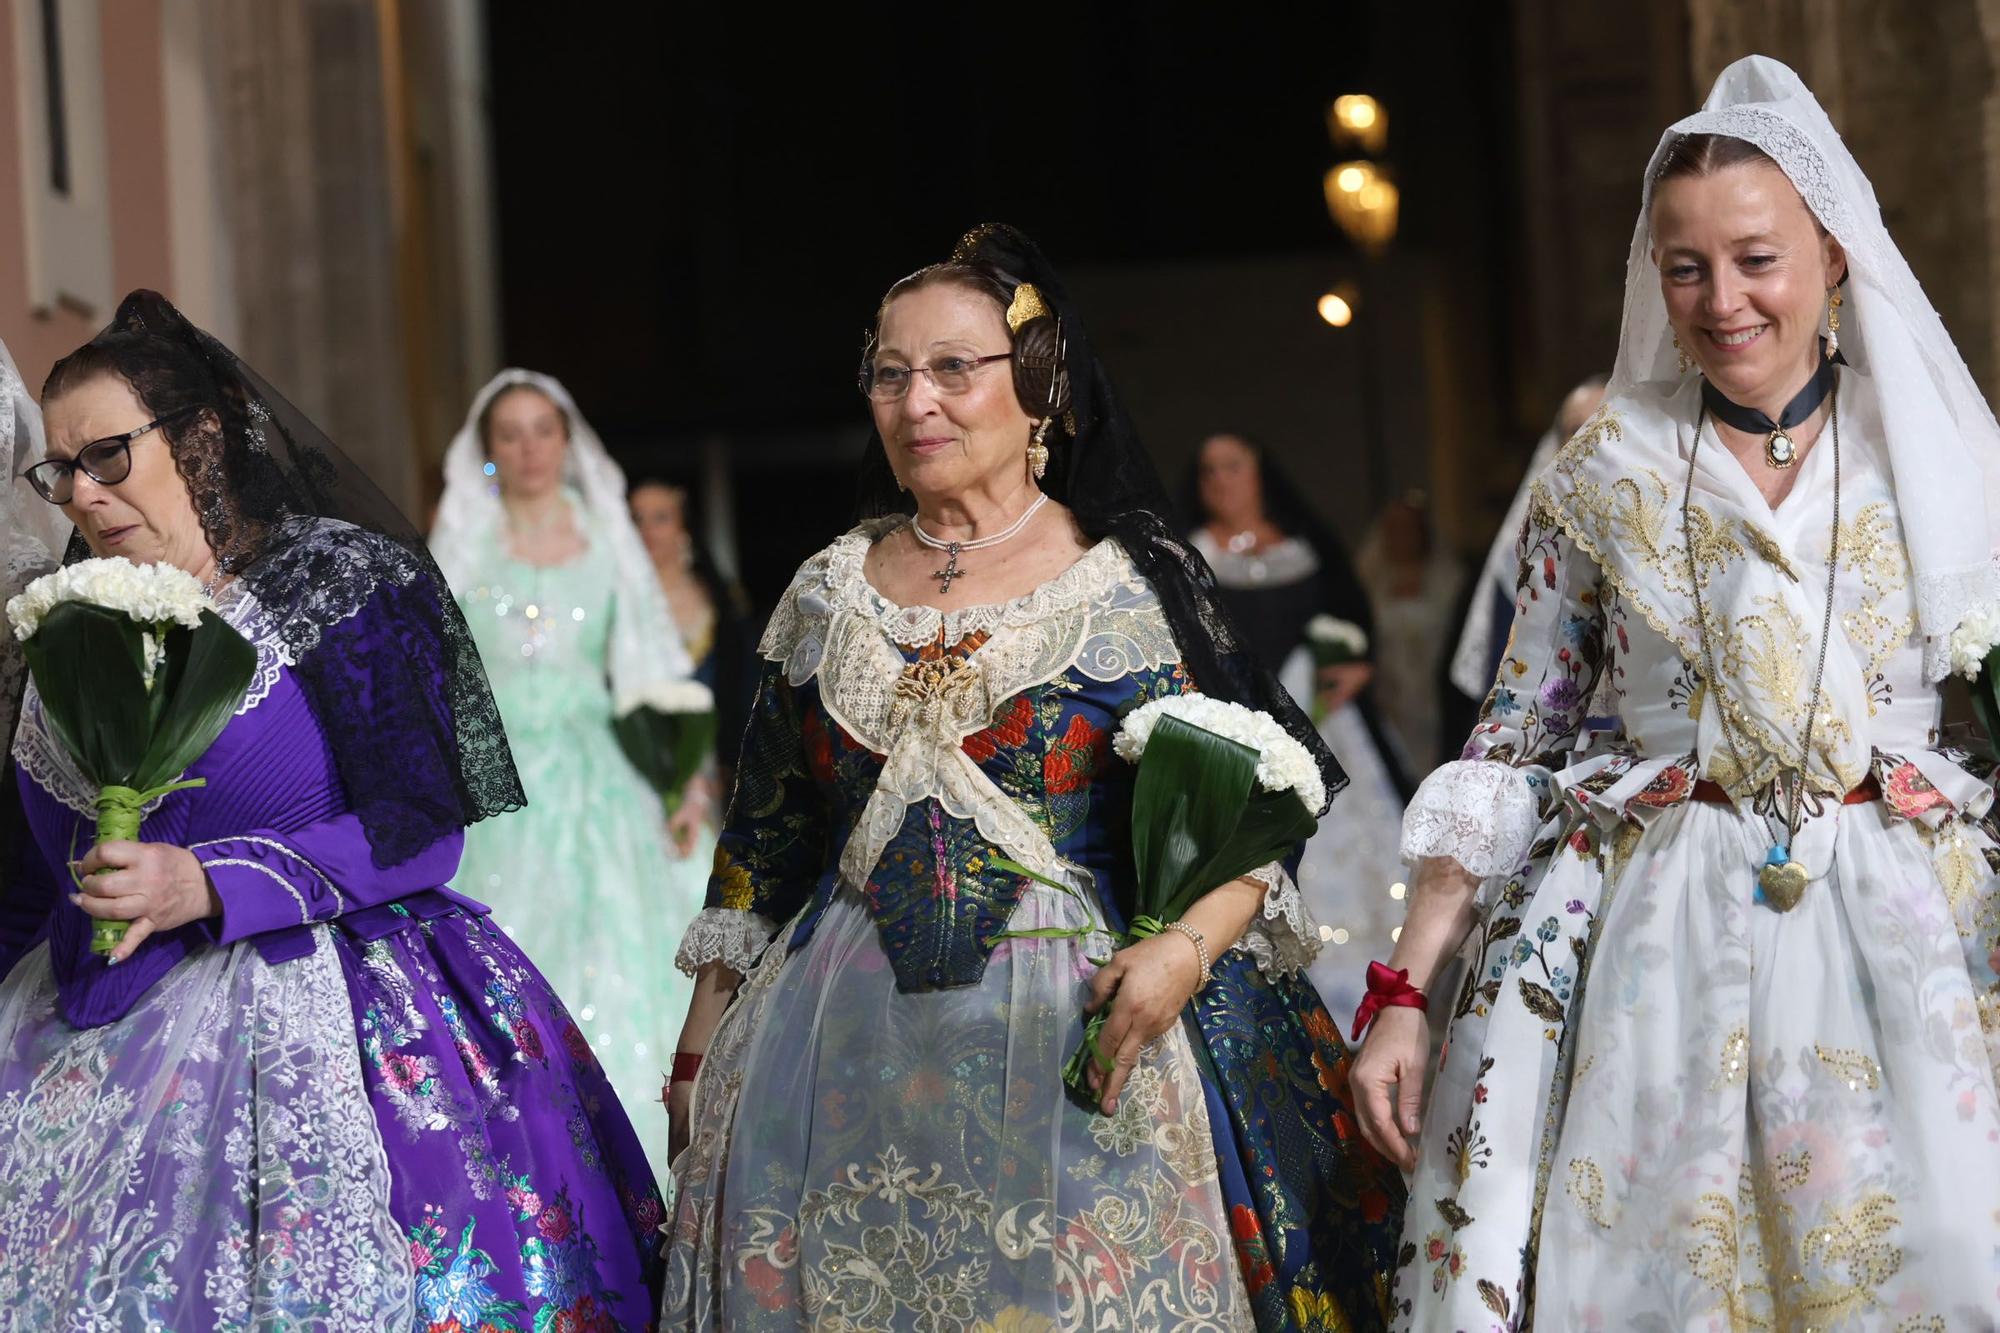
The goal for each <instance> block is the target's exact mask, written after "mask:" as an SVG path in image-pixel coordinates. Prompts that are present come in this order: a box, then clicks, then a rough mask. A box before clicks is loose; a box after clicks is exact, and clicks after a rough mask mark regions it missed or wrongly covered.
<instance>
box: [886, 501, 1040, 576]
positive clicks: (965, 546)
mask: <svg viewBox="0 0 2000 1333" xmlns="http://www.w3.org/2000/svg"><path fill="white" fill-rule="evenodd" d="M1048 502H1049V496H1048V492H1047V491H1044V492H1042V494H1041V495H1039V496H1037V497H1036V499H1035V502H1034V503H1033V504H1031V505H1029V506H1028V508H1027V511H1026V512H1025V513H1023V514H1022V515H1021V516H1020V517H1019V518H1017V519H1015V520H1014V521H1013V522H1012V523H1010V524H1008V525H1007V527H1006V528H1005V530H1003V531H1000V532H996V533H994V534H993V535H992V536H991V537H981V538H980V539H979V540H978V541H971V542H952V541H945V540H944V539H943V538H941V537H933V536H931V535H930V534H929V533H928V532H925V531H924V525H923V524H922V523H919V522H918V521H917V518H916V515H914V514H912V515H911V516H910V531H911V532H913V533H915V534H916V537H917V540H918V541H920V542H922V543H923V544H924V545H926V546H928V547H930V548H931V549H932V550H934V551H943V552H945V555H946V559H945V563H944V568H943V569H934V570H932V571H931V577H932V578H934V579H936V580H937V581H938V595H939V596H943V595H944V594H945V593H948V592H950V591H951V585H952V584H953V583H955V582H957V581H958V580H959V579H961V578H964V577H965V571H964V570H962V569H960V568H959V567H958V556H959V552H961V551H983V550H985V549H986V548H987V547H989V546H998V545H999V544H1000V543H1002V542H1004V541H1011V540H1013V539H1014V538H1015V537H1017V536H1019V535H1020V533H1021V529H1022V528H1025V527H1027V526H1028V520H1029V519H1031V518H1033V517H1034V516H1035V513H1036V511H1038V510H1039V509H1040V508H1041V507H1042V506H1043V505H1045V504H1047V503H1048Z"/></svg>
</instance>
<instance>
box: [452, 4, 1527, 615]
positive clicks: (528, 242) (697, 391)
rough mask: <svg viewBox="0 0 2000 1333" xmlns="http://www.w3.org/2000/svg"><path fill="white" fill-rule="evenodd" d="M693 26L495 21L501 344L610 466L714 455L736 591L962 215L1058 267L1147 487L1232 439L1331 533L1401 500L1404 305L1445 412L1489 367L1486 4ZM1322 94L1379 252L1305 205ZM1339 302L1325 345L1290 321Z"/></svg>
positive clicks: (822, 524)
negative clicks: (575, 414) (910, 287)
mask: <svg viewBox="0 0 2000 1333" xmlns="http://www.w3.org/2000/svg"><path fill="white" fill-rule="evenodd" d="M685 8H686V7H683V6H635V7H630V8H620V9H616V10H604V11H596V12H598V13H600V14H602V15H604V16H605V17H604V18H603V19H602V20H601V21H599V22H595V23H578V22H577V21H576V13H577V11H575V10H573V9H569V8H567V7H559V6H531V5H525V4H513V5H500V6H495V7H493V9H492V10H491V27H490V30H489V31H490V41H491V48H492V49H491V56H492V97H493V115H494V144H495V156H496V161H497V172H496V175H497V192H498V204H499V208H498V216H499V217H500V219H501V232H500V263H501V293H502V318H503V328H504V330H505V333H504V338H505V352H506V356H507V358H508V359H509V360H510V361H511V362H513V363H515V364H520V365H527V366H531V367H535V368H537V369H543V370H547V371H549V372H551V373H553V374H555V375H557V376H558V377H560V378H561V379H563V380H564V381H565V382H566V383H567V384H568V385H569V386H570V388H571V389H572V391H573V392H574V393H575V395H576V397H577V399H578V401H579V403H580V404H581V405H582V407H583V409H584V411H585V413H586V414H587V415H588V416H589V417H590V418H591V420H592V422H593V424H594V425H596V427H597V428H598V430H599V431H600V432H601V433H602V434H603V435H604V436H605V438H606V439H607V441H609V442H610V443H611V445H612V447H613V449H614V450H615V451H616V452H618V453H619V454H620V456H621V457H622V458H623V459H624V460H625V461H626V463H627V465H628V467H629V468H630V469H631V470H632V471H633V472H634V473H635V475H636V474H643V473H647V472H665V473H668V474H679V475H688V474H691V473H694V472H696V471H697V470H698V469H700V468H701V466H702V465H703V464H704V462H707V463H709V465H710V466H711V467H713V466H715V465H716V460H721V464H722V466H724V467H725V469H726V471H727V473H728V475H729V477H730V479H731V480H732V482H733V483H734V486H733V497H734V498H733V500H732V501H731V502H730V506H731V508H732V509H733V511H734V518H735V520H736V525H737V529H738V532H737V539H738V545H739V548H740V551H741V556H742V561H743V572H744V575H745V577H746V579H747V580H748V581H749V582H750V583H751V584H752V586H753V591H756V592H758V593H759V594H761V595H764V596H768V595H770V594H771V593H774V592H775V590H776V587H777V586H781V585H782V582H783V580H784V578H785V576H786V575H787V574H788V573H789V571H790V569H791V567H792V566H793V565H794V564H795V563H796V562H797V560H798V559H800V558H802V557H803V556H804V555H805V554H807V553H809V552H810V551H811V550H813V549H815V548H816V547H817V546H818V545H820V544H821V543H823V542H824V541H825V540H827V539H828V538H829V537H831V536H832V535H833V534H834V533H835V532H837V531H839V530H840V529H841V528H842V527H844V526H845V523H846V519H847V504H848V499H849V496H850V494H851V487H852V481H851V479H852V471H853V463H854V460H855V458H856V457H857V456H858V453H859V449H860V447H861V444H862V442H863V441H864V440H865V438H866V431H867V414H866V411H865V405H864V403H863V401H862V400H861V398H860V397H859V395H858V394H857V393H856V392H855V389H854V371H855V366H856V364H857V361H858V357H859V353H860V348H861V341H862V335H863V331H864V329H865V328H866V326H867V324H868V323H869V321H870V319H871V317H872V314H873V309H874V305H875V302H876V301H877V299H878V298H879V297H880V294H881V292H882V291H883V289H884V288H886V287H887V286H888V285H889V283H891V282H892V281H894V280H895V279H896V278H897V277H899V276H901V275H903V274H905V273H907V272H910V271H911V270H913V269H916V268H918V267H920V266H922V265H923V264H926V263H929V262H932V261H935V260H938V259H942V258H944V257H945V256H946V255H947V254H948V253H949V251H950V249H951V246H952V244H953V242H954V241H955V240H956V238H957V237H958V235H959V234H960V233H961V232H962V231H964V230H965V229H966V228H967V227H969V226H971V225H972V224H974V223H977V222H981V221H987V220H998V221H1008V222H1013V223H1015V224H1016V225H1019V226H1021V227H1022V228H1024V229H1025V230H1027V231H1028V232H1029V233H1030V234H1031V235H1033V236H1034V237H1036V239H1037V240H1038V241H1040V243H1041V244H1042V246H1043V248H1044V249H1045V251H1046V252H1047V253H1048V254H1049V255H1050V257H1051V259H1052V260H1053V261H1054V262H1055V263H1056V264H1057V266H1058V267H1059V268H1060V269H1062V270H1063V271H1064V273H1065V275H1066V276H1067V277H1068V279H1069V281H1070V283H1071V285H1072V287H1073V289H1074V290H1075V291H1076V294H1077V295H1078V297H1079V300H1080V301H1081V303H1082V305H1083V310H1084V314H1085V317H1086V319H1087V320H1088V321H1089V322H1090V323H1091V326H1092V330H1093V334H1094V336H1095V337H1096V340H1097V342H1098V344H1099V346H1100V350H1101V352H1102V355H1103V357H1104V359H1105V361H1106V363H1107V365H1108V366H1109V368H1110V371H1111V373H1112V374H1113V376H1114V378H1115V379H1116V380H1117V381H1118V383H1119V385H1120V388H1121V391H1122V392H1123V394H1124V396H1125V398H1126V400H1127V402H1128V403H1129V404H1130V406H1131V410H1132V411H1133V414H1134V416H1135V418H1136V419H1137V420H1138V423H1139V425H1140V428H1141V432H1142V434H1143V435H1144V437H1145V438H1146V439H1147V440H1148V442H1149V446H1150V447H1151V448H1152V450H1153V451H1154V453H1155V455H1156V458H1157V459H1158V460H1159V461H1160V462H1161V464H1162V466H1163V469H1164V470H1166V471H1168V472H1170V473H1176V474H1177V473H1178V472H1179V471H1180V469H1181V468H1183V467H1184V466H1185V460H1186V459H1187V457H1188V456H1189V454H1190V453H1191V451H1192V449H1193V448H1194V446H1195V444H1196V443H1197V442H1198V437H1199V435H1201V434H1204V433H1206V432H1207V431H1209V430H1212V429H1224V428H1234V429H1250V430H1254V431H1255V432H1256V433H1258V434H1259V435H1261V436H1263V437H1265V438H1266V439H1267V440H1269V441H1270V443H1271V444H1272V446H1273V447H1274V448H1276V449H1278V450H1279V451H1280V452H1281V453H1283V454H1285V455H1286V456H1287V462H1288V463H1289V464H1290V470H1291V471H1292V472H1293V473H1294V474H1295V475H1297V476H1299V477H1301V478H1302V479H1303V481H1302V484H1303V485H1304V486H1305V488H1306V489H1307V490H1308V491H1309V492H1311V493H1312V494H1313V495H1314V497H1315V498H1317V499H1319V500H1320V501H1321V502H1322V506H1323V507H1324V508H1327V509H1328V510H1330V511H1331V513H1330V517H1332V518H1333V519H1334V521H1335V523H1336V525H1337V526H1339V527H1340V528H1342V529H1343V531H1344V532H1345V533H1346V535H1347V538H1348V540H1349V541H1350V543H1352V542H1354V541H1357V540H1358V539H1359V538H1360V536H1361V531H1360V529H1361V528H1362V527H1364V526H1365V524H1366V523H1367V521H1368V520H1369V518H1370V517H1371V516H1372V511H1373V509H1374V508H1375V507H1376V506H1377V505H1379V504H1380V503H1381V502H1382V501H1383V500H1385V499H1386V498H1388V496H1389V495H1390V494H1392V493H1395V492H1399V491H1401V490H1404V489H1406V488H1408V487H1411V486H1422V485H1424V484H1426V482H1427V478H1428V463H1429V459H1428V446H1427V444H1426V440H1427V438H1428V436H1429V434H1430V433H1431V429H1432V426H1433V424H1434V423H1433V414H1434V412H1435V411H1436V410H1439V405H1438V404H1436V403H1435V402H1434V401H1433V399H1434V398H1435V396H1436V395H1437V394H1438V393H1439V391H1440V385H1439V383H1438V380H1439V373H1438V372H1439V367H1438V365H1437V361H1438V356H1437V349H1435V348H1431V347H1427V342H1432V341H1436V339H1437V337H1438V335H1437V334H1436V333H1435V332H1427V331H1426V326H1425V321H1424V310H1425V308H1426V307H1428V308H1429V309H1430V324H1431V325H1432V326H1437V327H1443V328H1445V329H1448V330H1452V332H1451V334H1450V336H1451V337H1452V338H1453V339H1456V340H1458V343H1457V345H1456V346H1454V347H1452V348H1451V349H1450V353H1451V357H1453V358H1457V360H1458V361H1464V362H1469V363H1470V364H1471V365H1472V367H1473V371H1472V373H1469V374H1462V375H1454V376H1453V379H1454V381H1455V382H1454V383H1453V384H1451V385H1449V386H1447V392H1449V393H1450V394H1452V395H1453V396H1460V395H1466V394H1470V395H1478V394H1481V393H1487V394H1490V393H1492V389H1491V386H1492V385H1493V384H1495V383H1498V382H1502V381H1503V380H1504V379H1505V377H1506V376H1507V374H1508V372H1509V368H1508V365H1507V350H1506V349H1507V342H1506V339H1505V338H1504V337H1503V336H1501V333H1500V330H1499V326H1498V323H1497V322H1496V321H1495V320H1493V319H1492V318H1491V317H1490V316H1489V315H1487V314H1484V313H1482V312H1489V311H1491V310H1492V309H1493V308H1494V307H1495V306H1496V304H1497V303H1498V302H1499V301H1500V300H1501V299H1502V297H1501V295H1500V293H1501V291H1502V289H1503V288H1504V284H1505V266H1506V255H1507V254H1508V252H1509V249H1510V247H1511V244H1512V242H1511V239H1510V237H1509V234H1508V223H1507V219H1509V218H1511V217H1513V216H1514V215H1515V211H1516V210H1514V209H1513V207H1512V201H1511V200H1510V199H1509V197H1508V183H1509V182H1510V181H1512V180H1513V179H1514V171H1513V168H1512V164H1511V163H1510V162H1508V161H1507V159H1506V156H1505V154H1506V152H1507V148H1506V145H1507V144H1508V143H1509V142H1510V137H1509V132H1508V131H1509V117H1508V114H1507V113H1508V107H1509V105H1510V101H1509V95H1508V91H1507V90H1508V88H1509V85H1510V81H1511V78H1512V75H1511V70H1510V68H1509V63H1508V53H1509V49H1510V34H1511V27H1510V24H1511V20H1510V19H1509V17H1508V16H1507V14H1506V12H1505V7H1504V6H1478V7H1474V6H1464V7H1454V12H1453V14H1452V16H1451V18H1450V20H1449V23H1448V24H1447V23H1446V22H1445V21H1444V20H1443V19H1442V18H1441V17H1440V16H1439V15H1438V14H1437V13H1436V12H1435V11H1432V10H1429V9H1426V8H1425V7H1421V6H1412V5H1388V4H1369V5H1322V6H1316V7H1312V8H1310V9H1308V10H1305V11H1303V12H1299V13H1289V12H1287V13H1278V12H1275V11H1273V12H1258V11H1257V9H1256V7H1250V6H1240V7H1236V8H1235V9H1233V10H1225V11H1222V12H1211V13H1209V14H1207V15H1205V16H1204V17H1203V18H1202V19H1201V20H1200V21H1198V22H1197V21H1191V20H1190V19H1189V18H1188V17H1186V16H1184V15H1181V14H1179V13H1178V12H1176V13H1174V14H1172V15H1169V14H1168V13H1167V11H1165V10H1159V11H1148V10H1139V9H1137V8H1128V7H1125V6H1097V7H1087V8H1086V7H1081V6H1079V7H1074V8H1073V9H1065V8H1062V7H1055V6H1051V7H1047V8H1044V9H1040V10H1022V9H1004V8H995V7H991V6H986V7H968V6H948V7H928V8H916V9H908V10H901V11H892V10H886V9H884V10H856V11H854V13H853V16H852V18H851V19H849V20H844V21H842V22H840V23H829V22H826V21H825V20H824V19H820V20H817V21H816V22H817V23H818V24H819V25H820V26H817V27H814V28H801V27H800V26H799V24H798V21H796V20H794V19H792V18H790V17H780V16H779V15H778V14H777V13H776V12H775V11H772V10H765V9H757V8H752V7H744V8H743V9H742V10H741V11H740V13H739V14H738V15H736V16H734V17H729V18H725V19H722V20H711V21H708V22H707V23H706V25H705V26H704V27H702V28H701V29H700V30H695V29H692V28H691V27H690V26H689V24H688V22H687V18H686V15H685V12H684V10H685ZM1447 31H1448V32H1449V35H1448V36H1447V35H1446V34H1447ZM1345 92H1370V93H1373V94H1375V95H1376V96H1377V97H1378V98H1380V99H1381V100H1382V101H1383V102H1384V103H1385V105H1386V106H1387V108H1388V111H1389V115H1390V144H1389V149H1388V151H1387V153H1386V155H1385V156H1386V158H1387V160H1388V161H1389V162H1390V163H1391V165H1392V166H1393V169H1394V171H1395V174H1396V178H1397V180H1398V183H1399V185H1400V187H1401V189H1402V192H1403V194H1402V226H1401V231H1400V234H1399V236H1398V238H1397V241H1396V242H1395V245H1394V248H1393V249H1392V251H1391V252H1390V254H1389V255H1388V256H1387V257H1385V258H1383V259H1382V260H1380V261H1378V262H1374V263H1369V262H1367V261H1365V260H1364V259H1363V258H1362V257H1361V256H1359V255H1357V254H1356V253H1355V252H1354V251H1353V249H1352V248H1351V247H1350V246H1349V245H1348V244H1347V242H1346V241H1345V239H1344V238H1343V237H1342V236H1341V234H1340V232H1339V231H1338V229H1337V228H1336V227H1335V226H1334V225H1333V223H1332V221H1331V220H1330V219H1329V217H1328V214H1327V210H1326V205H1325V202H1324V196H1323V193H1322V184H1321V178H1322V175H1323V173H1324V172H1325V170H1326V169H1327V168H1328V167H1329V166H1331V165H1332V164H1333V163H1334V162H1335V161H1337V160H1340V159H1341V158H1342V157H1343V156H1350V155H1351V154H1343V153H1340V152H1338V151H1337V150H1336V149H1335V147H1334V145H1333V144H1332V142H1331V141H1330V139H1329V136H1328V132H1327V126H1326V116H1327V110H1328V107H1329V105H1330V104H1331V102H1332V100H1333V98H1334V97H1335V96H1337V95H1339V94H1341V93H1345ZM1338 281H1350V282H1354V283H1357V284H1359V287H1360V289H1361V290H1362V291H1363V292H1364V293H1365V296H1364V304H1363V305H1362V307H1361V313H1360V317H1359V318H1358V319H1357V322H1356V326H1355V328H1354V329H1350V330H1333V329H1329V328H1328V327H1327V326H1326V325H1324V324H1323V323H1321V322H1320V320H1319V319H1318V317H1317V315H1316V314H1315V312H1314V304H1315V302H1316V300H1317V297H1318V295H1319V294H1320V292H1321V291H1323V290H1326V289H1327V288H1328V287H1330V286H1331V285H1332V284H1334V283H1335V282H1338ZM1454 305H1457V306H1459V307H1460V308H1461V312H1460V316H1453V315H1452V314H1451V313H1449V312H1450V311H1451V310H1452V307H1453V306H1454ZM1461 316H1462V317H1461ZM1367 340H1372V341H1367ZM1454 410H1457V409H1456V408H1454Z"/></svg>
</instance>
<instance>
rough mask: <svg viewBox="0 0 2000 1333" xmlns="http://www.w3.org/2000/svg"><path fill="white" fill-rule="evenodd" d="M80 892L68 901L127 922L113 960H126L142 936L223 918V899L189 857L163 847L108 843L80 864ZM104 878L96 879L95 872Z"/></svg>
mask: <svg viewBox="0 0 2000 1333" xmlns="http://www.w3.org/2000/svg"><path fill="white" fill-rule="evenodd" d="M76 869H77V873H78V874H79V875H81V876H83V891H82V892H81V893H73V894H71V895H70V901H71V902H73V903H75V904H76V905H77V906H78V907H81V908H82V909H83V910H84V911H85V912H87V913H89V914H90V915H91V916H94V917H96V918H97V919H98V920H100V921H129V922H131V926H130V927H129V928H128V929H127V930H126V932H125V938H124V939H122V940H120V941H119V942H118V947H117V948H116V949H114V950H113V951H112V953H111V961H112V962H114V963H122V962H124V961H125V960H126V959H127V958H130V957H131V956H132V954H133V952H134V951H136V950H137V949H138V947H139V946H140V945H141V944H144V943H145V942H146V937H147V936H148V935H152V934H154V933H156V932H158V931H163V930H174V929H176V928H178V927H180V926H185V925H186V924H187V923H188V922H190V921H201V920H205V919H206V918H208V917H212V916H221V915H222V899H221V898H220V897H218V896H217V895H216V892H215V887H214V886H213V885H212V884H210V883H209V882H208V872H207V871H206V870H203V869H202V867H201V862H200V861H198V860H196V859H195V855H194V853H193V852H190V851H188V850H187V849H186V848H184V847H175V846H173V845H172V844H171V843H164V842H107V843H102V844H100V845H98V846H96V847H93V848H91V849H90V854H89V855H88V856H86V857H84V858H83V860H82V861H81V862H79V863H78V865H77V867H76ZM100 870H102V871H105V872H107V873H105V874H103V875H99V874H98V873H97V872H98V871H100Z"/></svg>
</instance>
